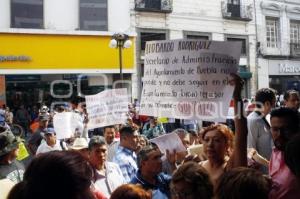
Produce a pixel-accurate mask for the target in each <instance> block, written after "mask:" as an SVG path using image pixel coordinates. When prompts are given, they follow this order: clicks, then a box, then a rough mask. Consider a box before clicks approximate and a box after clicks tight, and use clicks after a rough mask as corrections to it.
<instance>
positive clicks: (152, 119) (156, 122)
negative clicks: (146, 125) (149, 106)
mask: <svg viewBox="0 0 300 199" xmlns="http://www.w3.org/2000/svg"><path fill="white" fill-rule="evenodd" d="M150 123H151V124H153V125H154V126H156V125H157V124H158V121H157V117H150Z"/></svg>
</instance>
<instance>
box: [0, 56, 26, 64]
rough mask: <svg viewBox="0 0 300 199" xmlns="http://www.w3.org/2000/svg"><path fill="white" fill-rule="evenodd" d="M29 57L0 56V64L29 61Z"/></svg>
mask: <svg viewBox="0 0 300 199" xmlns="http://www.w3.org/2000/svg"><path fill="white" fill-rule="evenodd" d="M30 60H31V57H29V56H26V55H19V56H16V55H7V56H3V55H0V62H9V61H22V62H23V61H30Z"/></svg>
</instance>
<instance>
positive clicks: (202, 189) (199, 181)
mask: <svg viewBox="0 0 300 199" xmlns="http://www.w3.org/2000/svg"><path fill="white" fill-rule="evenodd" d="M171 194H172V198H173V199H196V198H201V199H212V198H213V195H214V193H213V185H212V183H211V181H210V177H209V174H208V173H207V171H206V170H205V169H204V168H202V167H201V166H200V165H199V164H197V163H195V162H188V163H185V164H183V165H182V166H180V167H179V168H178V170H177V171H175V172H174V174H173V176H172V181H171Z"/></svg>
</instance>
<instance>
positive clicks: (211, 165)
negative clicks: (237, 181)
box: [200, 75, 247, 186]
mask: <svg viewBox="0 0 300 199" xmlns="http://www.w3.org/2000/svg"><path fill="white" fill-rule="evenodd" d="M231 82H232V83H233V82H234V83H235V89H234V93H233V99H234V111H235V129H236V131H235V137H234V138H235V139H234V144H233V138H232V137H233V133H232V131H231V130H230V129H229V127H227V126H225V125H222V124H215V125H211V126H209V127H207V128H205V129H204V131H203V133H202V139H203V150H204V153H205V155H206V156H207V160H205V161H202V162H200V165H201V166H203V167H204V168H205V169H206V170H207V172H208V174H209V176H210V179H211V180H212V183H213V184H214V185H215V186H216V185H217V184H218V181H219V179H220V176H221V175H222V174H223V173H224V172H226V171H229V170H230V169H232V168H234V167H239V166H247V147H246V146H247V121H246V118H245V117H244V115H243V114H241V113H240V112H238V111H241V110H243V102H242V98H241V90H242V87H243V81H242V80H241V78H240V77H239V76H237V75H235V76H234V79H233V81H231ZM232 145H233V147H232Z"/></svg>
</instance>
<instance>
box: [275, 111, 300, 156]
mask: <svg viewBox="0 0 300 199" xmlns="http://www.w3.org/2000/svg"><path fill="white" fill-rule="evenodd" d="M271 133H272V138H273V141H274V145H275V147H276V148H277V149H279V150H281V151H283V150H284V148H285V145H286V143H287V142H288V141H289V140H291V139H292V138H293V137H294V136H295V135H297V134H299V113H298V111H296V110H295V109H290V108H286V107H281V108H278V109H275V110H273V111H272V112H271Z"/></svg>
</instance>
